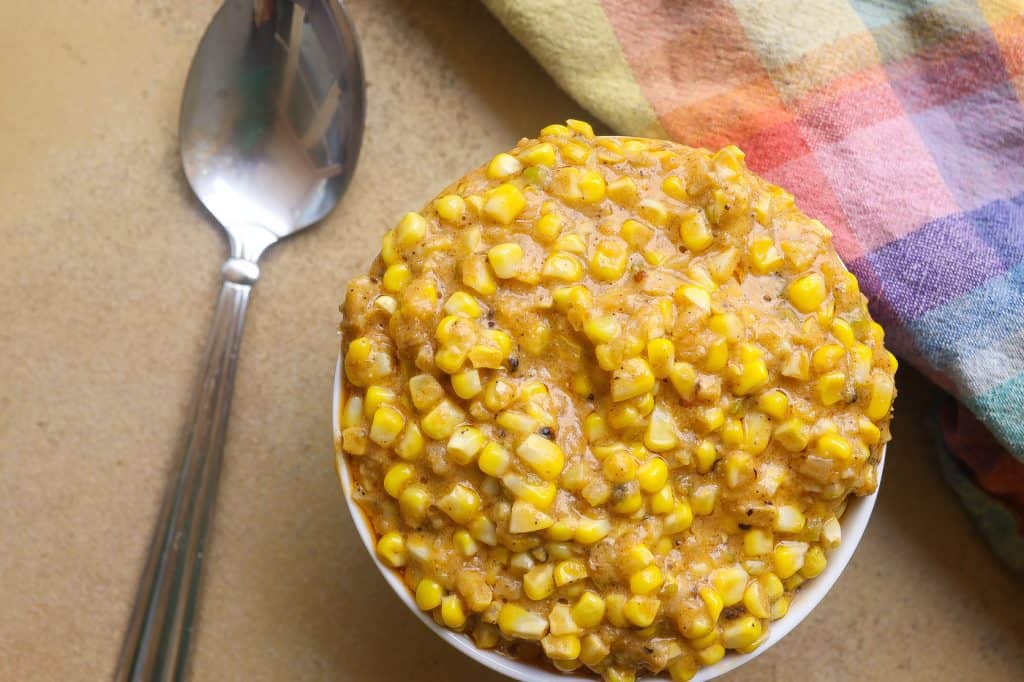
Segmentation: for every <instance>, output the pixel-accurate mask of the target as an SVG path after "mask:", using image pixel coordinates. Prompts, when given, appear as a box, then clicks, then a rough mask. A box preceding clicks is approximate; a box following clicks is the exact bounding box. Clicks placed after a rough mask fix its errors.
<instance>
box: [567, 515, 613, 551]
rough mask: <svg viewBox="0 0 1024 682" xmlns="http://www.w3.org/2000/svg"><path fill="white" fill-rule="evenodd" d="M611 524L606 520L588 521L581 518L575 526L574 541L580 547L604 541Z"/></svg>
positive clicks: (588, 519)
mask: <svg viewBox="0 0 1024 682" xmlns="http://www.w3.org/2000/svg"><path fill="white" fill-rule="evenodd" d="M611 529H612V527H611V523H609V522H608V520H607V519H590V518H587V517H583V518H581V519H580V521H579V523H578V524H577V525H576V532H575V534H574V536H573V537H574V539H575V540H576V542H578V543H579V544H581V545H592V544H594V543H596V542H599V541H600V540H602V539H604V537H605V536H607V535H608V533H610V532H611Z"/></svg>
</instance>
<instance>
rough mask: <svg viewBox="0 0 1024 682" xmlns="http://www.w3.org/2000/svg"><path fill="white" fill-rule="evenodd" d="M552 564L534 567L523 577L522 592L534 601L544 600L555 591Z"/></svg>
mask: <svg viewBox="0 0 1024 682" xmlns="http://www.w3.org/2000/svg"><path fill="white" fill-rule="evenodd" d="M554 570H555V567H554V565H553V564H539V565H537V566H534V567H533V568H531V569H530V570H529V571H527V572H526V575H524V576H523V592H525V593H526V596H527V597H529V598H530V599H532V600H534V601H540V600H541V599H546V598H547V597H549V596H550V595H551V593H552V592H554V591H555V580H554V577H553V576H554Z"/></svg>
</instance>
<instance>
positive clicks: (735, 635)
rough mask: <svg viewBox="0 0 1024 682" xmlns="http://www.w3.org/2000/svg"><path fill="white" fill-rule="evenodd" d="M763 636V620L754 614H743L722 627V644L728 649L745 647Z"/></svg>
mask: <svg viewBox="0 0 1024 682" xmlns="http://www.w3.org/2000/svg"><path fill="white" fill-rule="evenodd" d="M760 636H761V621H760V620H758V619H757V618H754V617H753V616H743V617H742V618H737V619H736V620H734V621H732V622H731V623H727V624H726V625H725V626H724V627H723V628H722V644H723V646H725V647H726V648H727V649H743V648H745V647H748V646H750V645H751V644H753V643H754V642H756V641H757V639H758V638H759V637H760Z"/></svg>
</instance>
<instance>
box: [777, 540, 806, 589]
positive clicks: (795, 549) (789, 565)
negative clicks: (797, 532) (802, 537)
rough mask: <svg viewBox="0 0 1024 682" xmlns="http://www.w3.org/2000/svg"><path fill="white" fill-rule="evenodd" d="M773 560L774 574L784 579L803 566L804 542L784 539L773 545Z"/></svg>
mask: <svg viewBox="0 0 1024 682" xmlns="http://www.w3.org/2000/svg"><path fill="white" fill-rule="evenodd" d="M772 554H773V557H772V558H773V561H774V565H775V574H776V575H777V576H778V577H779V578H781V579H782V580H785V579H786V578H789V577H791V576H793V575H796V572H797V571H799V570H800V569H801V568H803V565H804V556H805V555H806V554H807V543H806V542H791V541H785V542H780V543H778V544H777V545H775V551H774V552H773V553H772Z"/></svg>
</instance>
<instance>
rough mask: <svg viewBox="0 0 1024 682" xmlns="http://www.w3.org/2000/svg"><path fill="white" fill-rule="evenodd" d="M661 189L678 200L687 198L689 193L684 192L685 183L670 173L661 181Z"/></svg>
mask: <svg viewBox="0 0 1024 682" xmlns="http://www.w3.org/2000/svg"><path fill="white" fill-rule="evenodd" d="M661 191H662V192H664V193H665V194H667V195H669V196H670V197H672V198H673V199H676V200H678V201H686V200H687V199H688V198H689V194H687V192H686V183H684V182H683V179H682V178H680V177H678V176H675V175H670V176H668V177H667V178H665V179H664V180H663V181H662V183H661Z"/></svg>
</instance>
